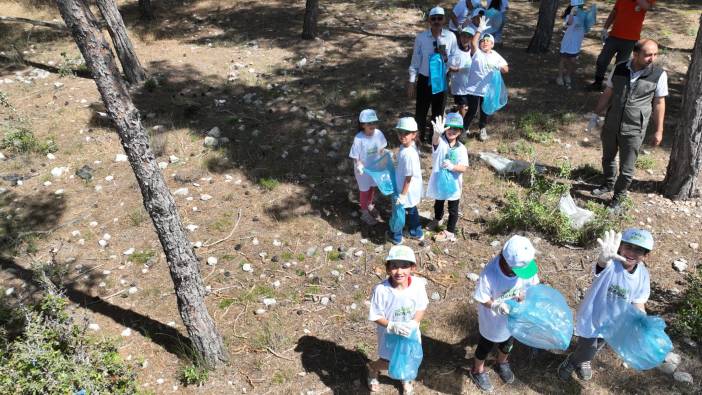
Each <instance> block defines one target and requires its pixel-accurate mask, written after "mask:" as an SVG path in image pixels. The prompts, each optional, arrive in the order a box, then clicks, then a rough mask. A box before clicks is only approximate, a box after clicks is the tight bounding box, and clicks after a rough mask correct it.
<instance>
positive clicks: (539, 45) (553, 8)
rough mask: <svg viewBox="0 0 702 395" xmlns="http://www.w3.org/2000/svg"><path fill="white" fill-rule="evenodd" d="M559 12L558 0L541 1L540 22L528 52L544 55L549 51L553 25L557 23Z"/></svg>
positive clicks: (537, 23)
mask: <svg viewBox="0 0 702 395" xmlns="http://www.w3.org/2000/svg"><path fill="white" fill-rule="evenodd" d="M557 11H558V0H541V4H540V5H539V20H538V22H536V30H535V31H534V35H533V36H532V37H531V41H530V42H529V47H527V52H530V53H543V52H547V51H548V47H549V46H550V45H551V37H552V36H553V25H554V24H555V23H556V12H557Z"/></svg>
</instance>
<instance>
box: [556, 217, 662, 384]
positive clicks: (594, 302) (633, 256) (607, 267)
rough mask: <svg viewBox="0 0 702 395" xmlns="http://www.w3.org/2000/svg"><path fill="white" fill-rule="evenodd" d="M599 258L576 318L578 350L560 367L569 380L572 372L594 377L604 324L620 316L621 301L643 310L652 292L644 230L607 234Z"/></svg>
mask: <svg viewBox="0 0 702 395" xmlns="http://www.w3.org/2000/svg"><path fill="white" fill-rule="evenodd" d="M597 242H598V243H599V244H600V249H601V250H600V256H599V257H598V259H597V264H595V265H594V267H593V276H594V279H593V280H592V285H591V286H590V289H588V290H587V294H586V295H585V298H584V299H583V301H582V302H581V303H580V306H579V307H578V312H577V314H576V316H575V318H576V320H575V334H576V336H578V344H577V346H576V347H575V351H573V353H571V354H570V355H568V357H567V358H566V359H565V360H564V361H563V362H562V363H561V364H560V365H559V366H558V377H560V378H561V380H568V379H569V378H570V377H571V375H572V373H573V371H575V372H576V374H577V376H578V377H580V379H582V380H586V381H587V380H590V379H591V378H592V366H591V365H590V362H591V361H592V360H593V359H594V358H595V355H597V352H598V351H599V350H601V349H602V347H604V345H605V342H604V340H603V339H602V338H601V337H600V335H599V331H600V329H601V327H602V325H603V324H604V323H605V322H606V321H608V320H609V319H611V318H612V317H613V316H615V315H616V314H617V311H618V309H617V308H615V306H616V305H617V303H616V302H617V301H618V300H625V301H626V302H628V303H632V304H633V305H634V306H636V307H637V308H639V309H641V310H642V311H644V312H645V311H646V310H645V303H646V301H648V297H649V295H650V293H651V285H650V278H649V276H648V270H646V266H645V265H644V263H643V259H644V258H646V257H647V256H648V254H649V253H650V252H651V250H653V236H651V233H650V232H648V231H647V230H644V229H635V228H630V229H627V230H625V231H624V235H622V234H621V233H616V234H615V232H614V231H613V230H610V231H608V232H605V235H604V240H603V239H597Z"/></svg>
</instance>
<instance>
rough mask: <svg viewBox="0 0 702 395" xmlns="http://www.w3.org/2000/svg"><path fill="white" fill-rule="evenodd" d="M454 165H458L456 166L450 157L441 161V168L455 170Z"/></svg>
mask: <svg viewBox="0 0 702 395" xmlns="http://www.w3.org/2000/svg"><path fill="white" fill-rule="evenodd" d="M454 167H456V166H454V164H453V163H451V161H450V160H448V159H446V160H444V161H443V163H441V168H443V169H448V170H449V171H453V168H454Z"/></svg>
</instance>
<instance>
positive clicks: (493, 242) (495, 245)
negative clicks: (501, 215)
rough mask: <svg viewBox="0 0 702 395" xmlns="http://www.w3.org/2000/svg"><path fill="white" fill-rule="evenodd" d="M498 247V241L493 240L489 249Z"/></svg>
mask: <svg viewBox="0 0 702 395" xmlns="http://www.w3.org/2000/svg"><path fill="white" fill-rule="evenodd" d="M499 246H500V241H499V240H493V241H491V242H490V247H493V248H496V247H499Z"/></svg>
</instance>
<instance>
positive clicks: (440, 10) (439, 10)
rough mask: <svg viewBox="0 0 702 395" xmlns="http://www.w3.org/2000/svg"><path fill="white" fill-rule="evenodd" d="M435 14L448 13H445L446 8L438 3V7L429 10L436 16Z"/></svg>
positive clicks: (430, 13) (431, 14) (430, 14)
mask: <svg viewBox="0 0 702 395" xmlns="http://www.w3.org/2000/svg"><path fill="white" fill-rule="evenodd" d="M434 15H446V14H445V13H444V9H443V8H441V7H439V6H438V5H437V6H436V7H434V8H432V9H431V10H430V11H429V16H434Z"/></svg>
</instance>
